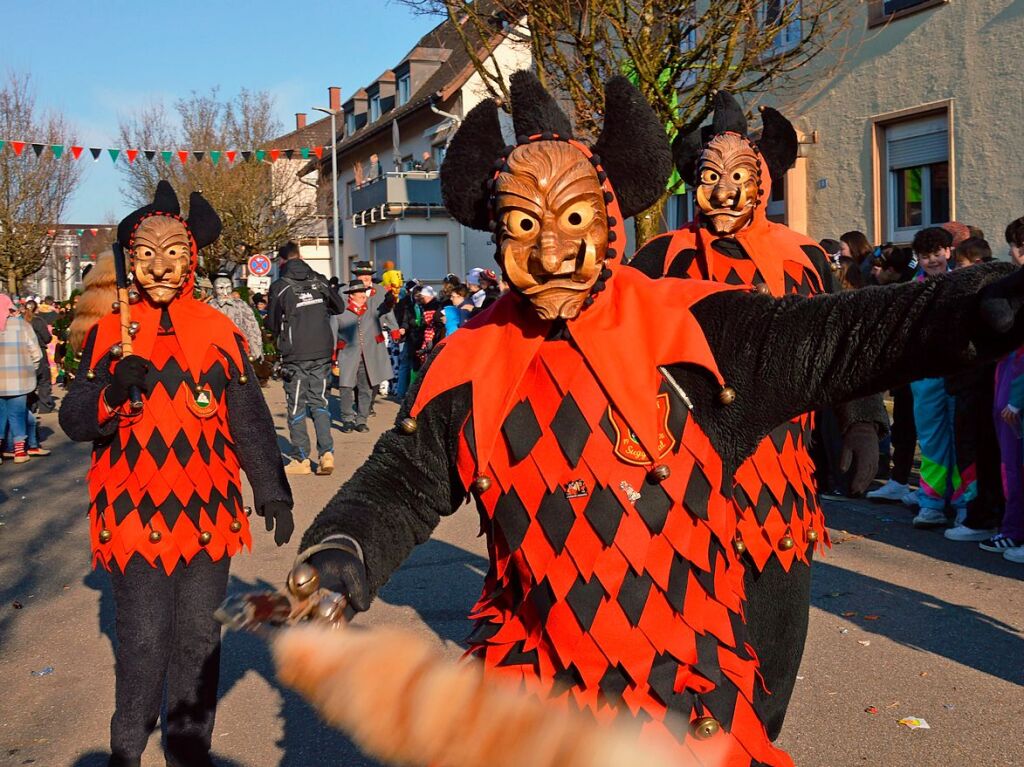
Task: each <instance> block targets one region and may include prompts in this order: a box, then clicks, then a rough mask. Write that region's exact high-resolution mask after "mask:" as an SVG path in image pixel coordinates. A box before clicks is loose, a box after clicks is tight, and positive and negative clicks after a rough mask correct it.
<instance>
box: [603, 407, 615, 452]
mask: <svg viewBox="0 0 1024 767" xmlns="http://www.w3.org/2000/svg"><path fill="white" fill-rule="evenodd" d="M600 426H601V431H603V432H604V435H605V436H606V437H607V438H608V441H609V442H611V443H612V444H613V445H614V444H616V443H617V442H618V441H619V438H618V435H617V434H616V432H615V426H614V425H613V424H612V418H611V416H610V415H608V409H607V408H605V411H604V415H603V416H601V423H600Z"/></svg>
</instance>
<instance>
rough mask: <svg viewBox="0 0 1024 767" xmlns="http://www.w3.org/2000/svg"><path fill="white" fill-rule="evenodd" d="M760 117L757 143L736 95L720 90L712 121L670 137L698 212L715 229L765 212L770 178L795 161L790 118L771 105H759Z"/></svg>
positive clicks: (740, 225) (728, 231) (732, 227)
mask: <svg viewBox="0 0 1024 767" xmlns="http://www.w3.org/2000/svg"><path fill="white" fill-rule="evenodd" d="M761 119H762V121H763V128H762V131H761V138H760V139H759V140H758V141H757V142H756V143H755V142H754V141H753V140H751V139H750V138H749V137H748V135H747V118H746V116H745V115H744V114H743V110H742V109H741V108H740V106H739V104H738V103H737V102H736V99H735V98H733V96H732V95H731V94H729V93H727V92H725V91H720V92H719V93H717V94H716V95H715V106H714V118H713V120H712V123H711V125H709V126H704V127H703V128H700V129H698V130H695V131H693V132H691V133H688V134H680V136H679V137H678V138H676V140H675V142H673V145H672V153H673V159H674V160H675V163H676V167H677V168H678V169H679V173H680V174H681V175H682V177H683V180H684V181H686V182H687V183H688V184H691V185H692V186H693V187H694V190H695V198H696V203H697V207H698V208H699V210H700V218H701V220H702V221H703V222H704V223H705V224H706V225H707V226H708V228H710V229H711V231H712V232H714V233H715V234H718V235H722V236H728V235H733V234H736V233H737V232H739V231H741V230H742V229H744V228H746V227H748V226H750V224H751V222H752V221H753V219H754V217H755V216H756V215H761V216H764V215H765V211H764V205H765V204H766V201H767V198H768V195H769V193H770V190H771V184H772V183H773V181H774V182H775V183H782V178H783V176H784V175H785V173H786V171H787V170H789V169H790V168H791V167H793V163H794V162H796V156H797V136H796V130H795V129H794V128H793V125H792V123H790V122H789V120H787V119H786V118H785V117H783V116H782V115H781V114H780V113H779V112H777V111H776V110H774V109H772V108H770V107H763V108H762V109H761ZM759 209H760V210H759Z"/></svg>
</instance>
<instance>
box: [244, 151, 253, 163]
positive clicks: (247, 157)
mask: <svg viewBox="0 0 1024 767" xmlns="http://www.w3.org/2000/svg"><path fill="white" fill-rule="evenodd" d="M242 159H243V160H244V161H245V162H249V160H251V159H252V152H250V151H249V150H248V149H243V150H242Z"/></svg>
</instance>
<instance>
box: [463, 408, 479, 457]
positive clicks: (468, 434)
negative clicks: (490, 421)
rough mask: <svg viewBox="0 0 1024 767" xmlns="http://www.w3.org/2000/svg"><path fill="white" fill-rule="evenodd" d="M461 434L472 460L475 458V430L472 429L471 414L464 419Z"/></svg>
mask: <svg viewBox="0 0 1024 767" xmlns="http://www.w3.org/2000/svg"><path fill="white" fill-rule="evenodd" d="M462 434H463V436H464V437H465V438H466V446H467V447H468V448H469V452H470V454H471V455H472V456H473V460H476V432H474V431H473V415H472V414H470V416H469V418H467V419H466V425H465V426H463V427H462Z"/></svg>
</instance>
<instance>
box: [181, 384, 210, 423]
mask: <svg viewBox="0 0 1024 767" xmlns="http://www.w3.org/2000/svg"><path fill="white" fill-rule="evenodd" d="M188 409H189V410H191V411H192V412H193V414H195V415H197V416H198V417H200V418H209V417H210V416H211V415H213V414H214V413H216V412H217V401H216V400H215V399H214V398H213V392H211V391H210V389H209V387H205V386H203V387H199V388H197V389H196V390H195V391H194V392H193V393H192V397H191V398H190V399H189V400H188Z"/></svg>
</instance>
